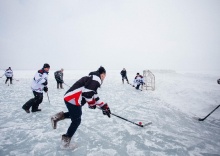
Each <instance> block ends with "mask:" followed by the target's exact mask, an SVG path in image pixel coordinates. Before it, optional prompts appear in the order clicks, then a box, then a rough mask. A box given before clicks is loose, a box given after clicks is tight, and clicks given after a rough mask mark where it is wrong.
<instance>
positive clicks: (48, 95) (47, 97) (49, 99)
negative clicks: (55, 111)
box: [47, 92, 50, 104]
mask: <svg viewBox="0 0 220 156" xmlns="http://www.w3.org/2000/svg"><path fill="white" fill-rule="evenodd" d="M47 98H48V101H49V104H50V98H49V95H48V92H47Z"/></svg>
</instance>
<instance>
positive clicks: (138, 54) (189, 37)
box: [0, 0, 220, 70]
mask: <svg viewBox="0 0 220 156" xmlns="http://www.w3.org/2000/svg"><path fill="white" fill-rule="evenodd" d="M219 59H220V0H20V1H19V0H12V1H9V0H0V69H5V68H7V67H9V66H11V67H12V69H38V68H40V67H41V66H42V65H43V63H45V62H47V63H49V64H50V65H51V68H52V69H54V70H56V69H59V68H61V67H63V68H64V69H97V67H99V66H100V65H103V66H104V67H106V68H107V69H119V70H121V69H122V68H123V67H125V68H126V69H127V70H129V69H130V70H133V69H138V70H142V69H174V70H220V61H219Z"/></svg>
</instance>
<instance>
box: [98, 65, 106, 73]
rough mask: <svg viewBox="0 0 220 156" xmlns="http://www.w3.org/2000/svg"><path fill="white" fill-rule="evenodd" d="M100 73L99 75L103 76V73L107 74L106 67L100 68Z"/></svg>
mask: <svg viewBox="0 0 220 156" xmlns="http://www.w3.org/2000/svg"><path fill="white" fill-rule="evenodd" d="M98 72H99V74H102V73H106V70H105V68H104V67H102V66H100V67H99V69H98Z"/></svg>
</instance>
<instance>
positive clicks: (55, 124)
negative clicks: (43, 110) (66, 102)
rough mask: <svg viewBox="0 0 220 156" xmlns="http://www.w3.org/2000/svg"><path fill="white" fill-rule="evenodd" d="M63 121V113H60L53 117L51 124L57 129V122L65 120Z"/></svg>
mask: <svg viewBox="0 0 220 156" xmlns="http://www.w3.org/2000/svg"><path fill="white" fill-rule="evenodd" d="M63 119H65V117H64V113H63V112H59V113H57V114H55V115H53V116H52V117H51V124H52V127H53V129H56V128H57V122H58V121H60V120H63Z"/></svg>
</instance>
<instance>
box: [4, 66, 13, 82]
mask: <svg viewBox="0 0 220 156" xmlns="http://www.w3.org/2000/svg"><path fill="white" fill-rule="evenodd" d="M5 76H6V80H5V84H7V82H8V80H10V84H12V80H13V71H12V69H11V67H8V69H6V70H5Z"/></svg>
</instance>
